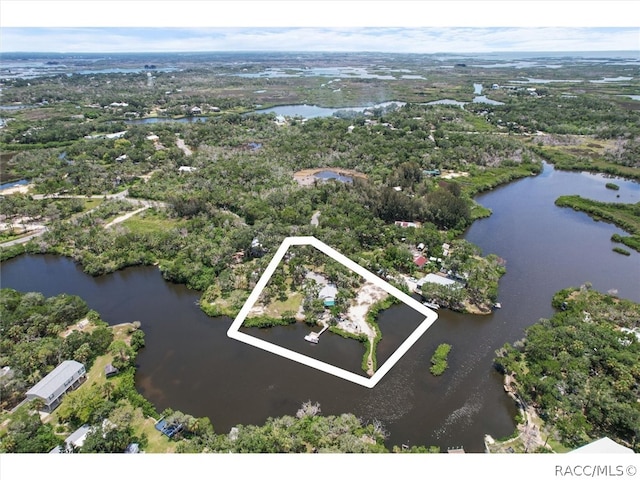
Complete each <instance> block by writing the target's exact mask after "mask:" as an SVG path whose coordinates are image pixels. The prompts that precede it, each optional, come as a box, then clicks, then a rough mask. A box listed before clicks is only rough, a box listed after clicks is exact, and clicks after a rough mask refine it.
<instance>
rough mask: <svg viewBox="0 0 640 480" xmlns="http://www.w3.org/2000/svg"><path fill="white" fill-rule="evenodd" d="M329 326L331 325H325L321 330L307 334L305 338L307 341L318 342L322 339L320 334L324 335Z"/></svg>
mask: <svg viewBox="0 0 640 480" xmlns="http://www.w3.org/2000/svg"><path fill="white" fill-rule="evenodd" d="M328 328H329V325H325V326H324V328H323V329H322V330H320V331H319V332H311V333H310V334H309V335H305V337H304V339H305V340H306V341H307V342H311V343H318V342H319V341H320V335H322V334H323V333H324V332H325V331H326V330H327V329H328Z"/></svg>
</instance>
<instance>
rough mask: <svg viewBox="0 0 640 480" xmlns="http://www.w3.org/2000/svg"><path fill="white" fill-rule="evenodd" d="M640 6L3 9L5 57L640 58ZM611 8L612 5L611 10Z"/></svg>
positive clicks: (17, 4) (100, 5) (288, 2)
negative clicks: (355, 54) (350, 54)
mask: <svg viewBox="0 0 640 480" xmlns="http://www.w3.org/2000/svg"><path fill="white" fill-rule="evenodd" d="M637 3H638V2H637V0H634V1H630V0H621V1H615V0H614V1H611V0H609V1H608V2H594V1H588V0H587V1H581V2H577V1H575V0H571V1H558V0H556V1H552V0H537V1H535V2H530V1H526V0H510V1H508V0H498V1H486V2H485V1H478V0H474V1H463V0H449V1H446V2H439V1H418V0H408V1H395V2H383V1H376V0H368V1H364V0H354V1H344V0H343V1H338V0H328V1H322V2H321V1H313V0H297V1H296V0H285V1H266V0H255V1H250V0H235V1H232V2H229V1H205V0H195V1H183V2H171V1H163V0H157V1H153V2H152V1H149V0H142V1H135V0H129V1H125V0H110V1H108V2H105V1H100V0H85V1H79V0H73V1H55V2H53V1H50V0H46V1H31V0H19V1H17V0H2V2H0V52H14V51H20V52H64V53H71V52H73V53H78V52H92V53H93V52H96V53H99V52H113V53H116V52H198V51H269V50H271V51H337V52H341V51H342V52H347V51H377V52H406V53H442V52H447V53H474V52H509V51H513V52H528V51H534V52H553V51H612V50H626V51H636V52H639V55H640V20H635V17H634V16H633V15H624V14H621V12H622V13H624V12H625V11H629V12H631V10H632V7H633V6H634V4H635V6H637ZM605 5H606V7H605Z"/></svg>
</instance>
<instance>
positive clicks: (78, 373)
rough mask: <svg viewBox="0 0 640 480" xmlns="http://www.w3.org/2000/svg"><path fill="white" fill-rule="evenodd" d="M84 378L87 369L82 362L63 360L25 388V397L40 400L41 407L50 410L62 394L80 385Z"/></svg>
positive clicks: (59, 400) (58, 403)
mask: <svg viewBox="0 0 640 480" xmlns="http://www.w3.org/2000/svg"><path fill="white" fill-rule="evenodd" d="M86 378H87V371H86V369H85V367H84V365H83V364H82V363H80V362H76V361H75V360H65V361H64V362H62V363H61V364H60V365H58V366H57V367H56V368H54V369H53V370H52V371H51V373H49V374H48V375H47V376H46V377H44V378H43V379H42V380H40V381H39V382H38V383H36V384H35V385H34V386H33V387H31V388H30V389H29V390H27V399H28V400H41V401H42V402H43V403H44V406H43V409H44V410H45V411H47V412H52V411H53V410H55V408H56V407H57V406H58V405H60V402H61V401H62V397H63V396H64V394H65V393H67V392H68V391H69V390H73V389H75V388H77V387H78V386H80V385H81V384H82V382H83V381H84V380H85V379H86Z"/></svg>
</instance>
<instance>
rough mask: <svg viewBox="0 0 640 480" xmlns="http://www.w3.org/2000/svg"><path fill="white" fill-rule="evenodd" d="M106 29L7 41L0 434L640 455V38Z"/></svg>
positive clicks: (189, 448)
mask: <svg viewBox="0 0 640 480" xmlns="http://www.w3.org/2000/svg"><path fill="white" fill-rule="evenodd" d="M8 30H11V29H8ZM33 30H34V32H32V33H29V32H27V33H25V35H26V34H33V35H34V38H35V36H36V32H35V31H37V30H38V29H33ZM125 30H126V29H125ZM274 30H277V29H274ZM601 30H602V29H601ZM605 30H606V29H605ZM622 30H624V29H622ZM627 30H633V29H627ZM11 33H12V32H10V31H9V32H7V33H6V35H10V34H11ZM599 33H602V32H599ZM612 33H613V32H612ZM635 33H636V34H637V29H636V32H635ZM602 34H603V35H605V36H606V34H607V32H604V33H602ZM16 35H17V33H16ZM93 35H94V36H95V35H96V33H95V32H94V33H93ZM7 38H10V37H7ZM7 44H9V43H7ZM11 45H14V44H11ZM142 46H143V47H144V46H146V44H142ZM107 47H108V46H105V47H104V50H102V51H90V52H88V51H77V52H75V51H72V50H68V51H66V53H60V52H61V51H62V50H59V49H52V51H42V50H37V51H36V50H32V49H26V48H25V49H23V50H19V49H17V47H16V48H15V49H7V48H6V47H3V51H2V52H1V54H0V172H1V183H0V268H1V272H2V276H1V279H2V280H1V285H0V286H1V288H0V406H1V412H0V453H6V454H11V453H49V452H58V453H62V452H66V453H124V452H127V453H138V452H146V453H176V454H177V453H205V452H207V453H218V452H235V453H280V452H292V453H293V452H297V453H316V452H321V453H323V452H329V453H389V454H392V453H434V454H437V453H462V452H466V453H514V454H523V453H565V452H570V451H573V450H576V449H580V448H585V447H588V446H590V445H594V444H595V445H602V443H598V442H603V441H604V442H611V443H613V444H615V448H618V449H619V451H623V452H635V453H638V452H640V361H639V360H640V183H639V182H640V157H639V154H640V51H639V50H638V49H636V50H632V49H629V48H627V46H626V45H622V46H621V47H620V48H619V49H617V50H613V49H608V50H602V49H600V50H599V49H597V48H591V49H590V50H588V51H576V50H574V49H570V48H567V49H565V50H556V51H543V50H537V51H504V52H497V51H486V52H475V53H464V52H461V51H455V52H453V51H452V52H450V53H446V52H445V53H437V52H433V53H416V52H405V51H389V52H386V51H362V50H355V49H354V50H353V51H349V50H348V49H347V50H345V51H342V50H341V51H337V50H333V51H330V50H328V49H327V50H322V49H318V50H308V49H296V48H295V44H292V45H291V46H290V47H289V48H288V49H287V50H277V49H269V50H263V51H261V50H262V49H261V50H258V49H256V50H242V49H240V50H237V51H234V50H233V49H229V50H225V51H196V50H191V51H151V50H149V51H146V52H145V51H141V50H135V51H115V50H110V49H109V48H107ZM290 238H312V239H317V241H318V242H322V243H323V244H326V245H328V246H330V247H331V248H332V249H335V251H337V252H339V253H340V254H341V255H344V256H345V257H346V258H348V259H349V260H350V261H353V262H354V263H355V264H356V265H357V268H355V267H354V268H351V267H350V266H349V265H350V264H349V263H346V262H343V261H341V260H340V259H339V258H337V257H335V256H334V257H332V256H331V255H327V254H326V252H323V251H320V250H318V249H317V248H315V247H314V246H313V245H307V244H299V245H293V246H290V247H289V248H288V249H287V251H286V253H284V252H283V254H282V255H281V256H279V257H277V260H278V261H277V262H276V263H277V265H276V264H273V265H271V264H270V262H271V261H272V259H273V258H274V257H276V255H277V252H279V248H280V247H281V245H283V242H285V240H286V239H290ZM360 269H363V270H366V272H367V275H365V276H363V275H362V271H361V270H360ZM373 277H375V278H374V281H372V278H373ZM396 292H400V293H396ZM407 298H410V299H411V301H410V302H409V301H406V299H407ZM413 302H415V304H414V303H413ZM416 305H418V306H419V308H415V306H416ZM425 312H426V313H427V318H430V319H433V320H434V321H429V322H428V325H426V324H425V323H424V321H425ZM241 313H242V315H241V316H240V314H241ZM436 314H437V315H436ZM436 317H437V318H436ZM236 318H239V319H240V318H241V322H240V324H239V325H238V329H237V330H238V332H240V333H241V334H242V335H244V336H247V337H251V338H253V339H254V340H255V343H260V344H268V345H272V346H274V347H273V350H269V349H268V348H267V349H266V350H265V349H261V348H255V346H254V345H252V344H251V342H248V343H245V342H242V341H238V340H237V339H236V338H233V335H230V334H229V332H230V328H231V327H232V325H233V324H234V320H235V319H236ZM416 332H419V334H417V333H416ZM281 351H286V352H290V353H291V355H290V356H287V355H284V356H282V355H274V352H281ZM398 351H401V352H402V355H399V354H398ZM301 357H304V358H305V359H310V360H309V362H311V363H312V364H314V363H313V362H316V363H322V364H323V365H332V366H335V367H336V368H337V369H339V371H340V372H349V373H348V375H351V376H355V377H356V378H361V379H362V380H361V382H360V383H359V382H349V381H347V380H346V379H345V378H343V377H342V376H340V375H338V376H336V375H331V374H330V373H331V370H325V371H323V370H322V369H314V368H310V367H309V363H308V362H307V361H306V360H305V361H303V362H297V361H294V360H292V359H296V358H301ZM305 362H307V363H305ZM386 362H389V363H386ZM380 371H383V372H384V377H379V376H376V373H377V372H380ZM328 372H329V373H328ZM371 378H374V379H375V380H376V382H375V384H370V385H369V386H370V387H372V388H366V387H364V386H363V385H367V381H368V380H370V379H371ZM607 446H610V445H609V444H607Z"/></svg>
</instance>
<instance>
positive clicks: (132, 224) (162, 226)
mask: <svg viewBox="0 0 640 480" xmlns="http://www.w3.org/2000/svg"><path fill="white" fill-rule="evenodd" d="M180 224H181V222H180V221H179V220H174V219H170V218H167V217H166V216H165V215H163V214H162V213H159V212H155V211H153V210H146V211H144V212H142V213H141V214H138V215H134V216H133V217H131V218H129V219H127V220H125V221H124V222H122V224H121V225H123V226H125V227H126V228H127V229H128V230H129V231H130V232H131V233H139V234H147V233H156V232H166V231H168V230H173V229H174V228H178V227H179V226H180Z"/></svg>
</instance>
